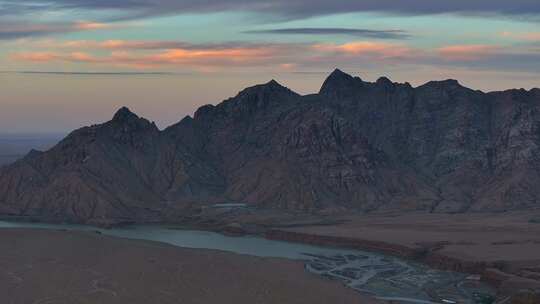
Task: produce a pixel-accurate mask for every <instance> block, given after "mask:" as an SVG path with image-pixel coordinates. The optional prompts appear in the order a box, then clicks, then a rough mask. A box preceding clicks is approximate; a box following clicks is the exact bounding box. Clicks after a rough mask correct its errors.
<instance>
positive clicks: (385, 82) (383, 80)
mask: <svg viewBox="0 0 540 304" xmlns="http://www.w3.org/2000/svg"><path fill="white" fill-rule="evenodd" d="M376 84H377V85H378V86H380V87H383V88H391V87H393V86H394V83H393V82H392V81H391V80H390V79H388V78H387V77H380V78H379V79H377V82H376Z"/></svg>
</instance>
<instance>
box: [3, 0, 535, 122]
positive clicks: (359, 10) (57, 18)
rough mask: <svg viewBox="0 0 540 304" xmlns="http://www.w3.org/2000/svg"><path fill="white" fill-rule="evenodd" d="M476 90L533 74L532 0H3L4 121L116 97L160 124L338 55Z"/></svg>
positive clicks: (84, 112) (299, 82) (95, 106)
mask: <svg viewBox="0 0 540 304" xmlns="http://www.w3.org/2000/svg"><path fill="white" fill-rule="evenodd" d="M336 67H337V68H341V69H343V70H344V71H346V72H349V73H351V74H354V75H357V76H360V77H361V78H362V79H365V80H368V81H373V80H375V79H377V78H378V77H379V76H383V75H384V76H387V77H389V78H391V79H392V80H394V81H398V82H405V81H408V82H410V83H412V84H413V85H420V84H422V83H424V82H426V81H428V80H432V79H447V78H455V79H458V80H460V82H461V83H462V84H464V85H466V86H469V87H473V88H475V89H481V90H484V91H491V90H499V89H508V88H514V87H517V88H521V87H524V88H526V89H530V88H532V87H540V1H538V0H512V1H509V0H474V1H472V0H452V1H450V0H448V1H436V0H407V1H406V0H401V1H399V0H398V1H396V0H366V1H363V0H349V1H347V0H332V1H326V0H287V1H284V0H276V1H253V0H227V1H218V0H206V1H201V0H122V1H120V0H47V1H42V0H31V1H30V0H7V1H5V0H0V90H1V91H0V92H1V93H0V109H1V111H0V130H1V132H2V133H17V132H65V131H68V130H71V129H73V128H77V127H80V126H82V125H87V124H91V123H95V122H100V121H104V120H107V119H109V118H110V116H111V115H112V114H113V111H114V110H115V109H116V108H118V107H119V106H121V105H127V106H129V107H131V108H132V109H133V110H134V111H135V112H137V113H139V114H141V115H143V116H145V117H147V118H148V119H150V120H155V121H156V123H157V124H158V125H159V126H160V127H165V126H167V125H168V124H171V123H173V122H176V121H178V120H180V119H181V118H182V117H183V116H185V115H190V114H192V113H193V111H194V110H195V109H196V108H197V107H198V106H200V105H203V104H206V103H218V102H220V101H221V100H223V99H225V98H227V97H229V96H232V95H235V94H236V93H237V92H238V91H239V90H241V89H243V88H244V87H246V86H250V85H253V84H257V83H262V82H267V81H269V80H270V79H272V78H275V79H276V80H278V81H279V82H280V83H282V84H283V85H286V86H288V87H290V88H291V89H293V90H295V91H298V92H300V93H312V92H316V91H318V89H319V87H320V85H321V83H322V81H323V80H324V78H325V77H326V76H327V74H328V73H329V72H331V71H332V70H333V69H334V68H336Z"/></svg>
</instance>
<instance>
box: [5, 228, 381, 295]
mask: <svg viewBox="0 0 540 304" xmlns="http://www.w3.org/2000/svg"><path fill="white" fill-rule="evenodd" d="M0 239H1V240H2V242H0V295H1V299H2V302H5V303H12V304H26V303H59V304H60V303H62V304H63V303H65V304H68V303H69V304H87V303H102V304H117V303H118V304H123V303H134V304H138V303H141V304H147V303H163V304H166V303H171V304H172V303H186V304H191V303H193V304H196V303H197V304H199V303H201V304H202V303H239V304H241V303H246V304H247V303H249V304H251V303H269V304H270V303H298V304H300V303H302V304H303V303H306V304H307V303H310V304H312V303H321V304H326V303H361V304H363V303H365V304H375V303H380V301H377V300H375V299H372V298H367V297H364V296H362V295H360V294H358V293H357V292H354V291H353V290H350V289H348V288H345V287H344V286H342V284H340V283H339V282H333V281H328V280H324V279H322V278H320V277H317V276H315V275H312V274H309V273H307V272H306V271H304V266H303V264H302V263H301V262H296V261H291V260H284V259H273V258H258V257H253V256H246V255H238V254H232V253H226V252H221V251H215V250H204V249H185V248H178V247H174V246H170V245H166V244H163V243H158V242H150V241H139V240H128V239H121V238H113V237H109V236H106V235H102V234H98V233H93V232H81V231H67V230H66V231H58V230H39V229H31V230H30V229H1V230H0Z"/></svg>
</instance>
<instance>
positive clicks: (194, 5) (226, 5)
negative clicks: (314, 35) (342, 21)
mask: <svg viewBox="0 0 540 304" xmlns="http://www.w3.org/2000/svg"><path fill="white" fill-rule="evenodd" d="M62 9H69V10H78V9H88V10H116V11H121V12H122V11H123V13H121V14H120V15H118V18H125V19H129V18H140V17H145V16H159V15H171V14H181V13H201V12H219V11H251V12H257V13H263V14H269V15H272V16H275V17H278V18H289V19H295V18H306V17H311V16H321V15H329V14H338V13H350V12H381V13H390V14H406V15H425V14H441V13H457V14H474V15H503V16H510V17H519V18H524V17H525V18H530V19H535V20H540V19H539V15H540V1H538V0H511V1H510V0H474V1H471V0H452V1H434V0H407V1H396V0H333V1H328V0H272V1H267V0H264V1H257V0H227V1H225V0H205V1H201V0H18V1H15V0H0V16H2V15H4V16H9V15H13V14H27V13H33V12H42V11H50V10H62Z"/></svg>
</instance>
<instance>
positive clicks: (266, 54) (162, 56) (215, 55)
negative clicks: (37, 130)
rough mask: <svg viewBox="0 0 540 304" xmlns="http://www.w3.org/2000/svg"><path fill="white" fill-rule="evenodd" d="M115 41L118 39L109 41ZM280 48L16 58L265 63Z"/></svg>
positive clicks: (142, 64)
mask: <svg viewBox="0 0 540 304" xmlns="http://www.w3.org/2000/svg"><path fill="white" fill-rule="evenodd" d="M105 43H106V44H111V45H113V44H114V43H115V42H105ZM278 53H279V50H278V49H276V48H273V47H252V48H249V47H239V48H224V49H194V50H192V49H172V50H165V51H161V52H157V53H154V54H146V53H145V52H143V53H140V52H135V53H131V52H128V51H114V52H112V53H111V54H109V55H105V56H94V55H90V54H88V53H84V52H71V53H69V52H68V53H65V52H48V53H42V52H25V53H16V54H13V55H12V58H14V59H16V60H19V61H30V62H54V61H69V62H79V63H98V64H109V65H116V66H131V67H136V68H143V67H153V66H159V65H181V66H193V67H195V66H198V67H203V66H206V67H209V66H227V65H231V64H236V65H238V64H240V65H246V64H255V63H259V64H265V63H268V62H270V61H272V60H273V56H274V55H276V54H278Z"/></svg>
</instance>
